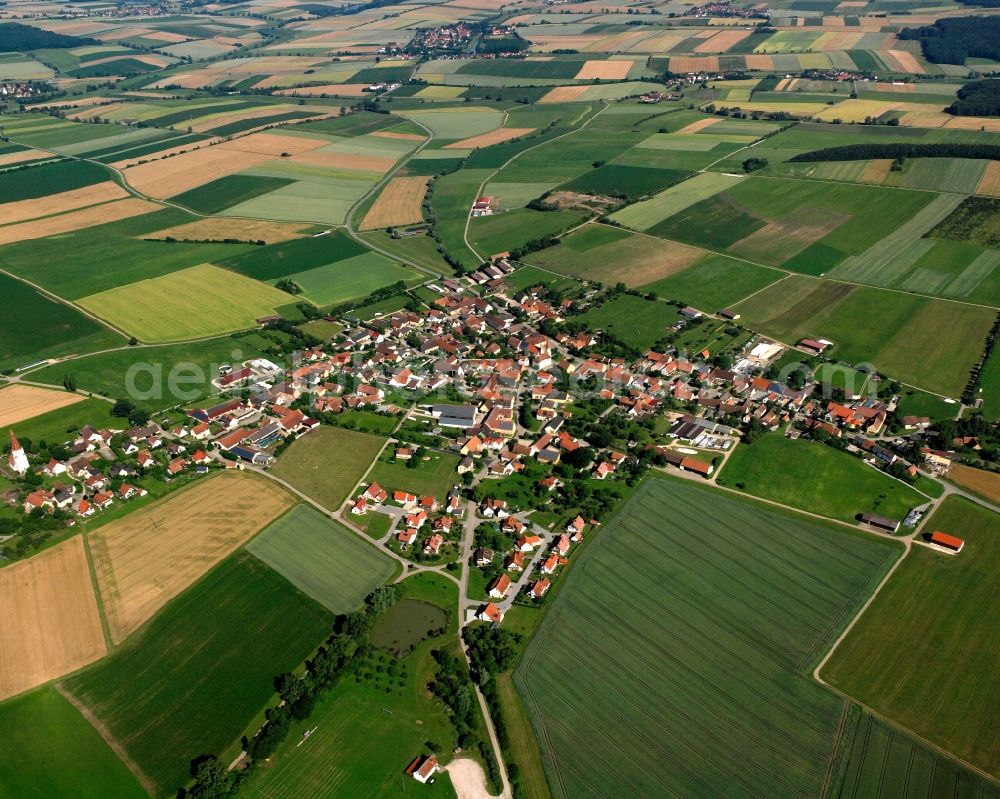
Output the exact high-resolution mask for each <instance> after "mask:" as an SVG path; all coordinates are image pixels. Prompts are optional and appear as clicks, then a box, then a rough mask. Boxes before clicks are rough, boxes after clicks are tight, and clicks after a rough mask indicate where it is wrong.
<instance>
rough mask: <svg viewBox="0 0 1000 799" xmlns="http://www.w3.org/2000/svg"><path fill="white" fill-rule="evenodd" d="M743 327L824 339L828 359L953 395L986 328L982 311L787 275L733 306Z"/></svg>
mask: <svg viewBox="0 0 1000 799" xmlns="http://www.w3.org/2000/svg"><path fill="white" fill-rule="evenodd" d="M737 310H738V311H739V312H740V313H741V314H742V315H743V321H744V323H745V324H747V325H748V326H750V327H752V328H756V329H758V330H760V331H761V332H764V333H766V334H768V335H771V336H775V337H777V338H778V339H780V340H782V341H785V342H788V343H792V344H794V343H795V342H796V341H798V340H799V339H800V338H803V337H808V338H826V339H829V340H830V341H833V342H834V344H835V345H836V348H835V349H833V350H831V355H832V356H833V357H835V358H837V359H838V360H841V361H846V362H848V363H854V364H859V363H871V364H874V365H875V366H876V367H877V368H878V369H879V371H880V372H882V373H884V374H887V375H890V376H891V377H894V378H897V379H899V380H902V381H904V382H906V383H910V384H911V385H914V386H918V387H920V388H923V389H927V390H929V391H933V392H936V393H939V394H944V395H945V396H952V397H957V396H958V395H959V394H960V393H961V391H962V389H963V387H964V386H965V383H966V381H967V380H968V376H969V371H970V370H971V368H972V366H973V364H974V363H975V362H976V361H977V360H978V358H979V356H980V354H981V353H982V347H983V342H984V341H985V339H986V334H987V332H988V331H989V329H990V327H991V326H992V324H993V320H994V312H993V311H992V310H991V309H989V308H981V307H976V306H970V305H961V304H958V303H953V302H947V301H944V300H935V299H930V298H927V297H918V296H913V295H906V294H902V293H899V292H889V291H883V290H881V289H877V288H869V287H867V286H851V285H848V284H844V283H833V282H828V281H822V280H819V281H818V280H814V279H809V278H805V277H799V276H792V277H789V278H787V279H785V280H782V281H781V282H779V283H776V284H774V285H773V286H771V287H770V288H767V289H764V291H762V292H761V293H760V294H757V295H755V296H754V297H752V298H750V299H749V300H747V301H746V302H742V303H740V304H739V305H738V306H737Z"/></svg>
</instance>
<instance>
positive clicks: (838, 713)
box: [515, 477, 899, 799]
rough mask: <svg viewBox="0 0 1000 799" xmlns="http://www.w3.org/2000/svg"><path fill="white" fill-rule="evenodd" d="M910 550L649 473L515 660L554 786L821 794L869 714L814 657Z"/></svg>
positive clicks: (597, 793)
mask: <svg viewBox="0 0 1000 799" xmlns="http://www.w3.org/2000/svg"><path fill="white" fill-rule="evenodd" d="M898 551H899V550H898V548H897V547H896V546H895V545H893V544H891V543H888V542H883V541H876V540H874V539H871V538H862V537H860V536H852V535H850V534H846V533H840V532H838V531H836V530H834V529H832V528H829V527H825V526H820V525H818V524H815V523H812V522H807V521H805V520H803V519H801V518H799V517H795V516H791V515H785V514H779V513H777V512H772V511H769V510H762V509H761V508H760V507H759V506H751V505H747V504H744V503H742V502H740V501H738V500H736V499H730V498H728V497H725V496H723V495H720V494H718V493H716V492H713V491H709V490H706V489H702V488H698V487H694V486H692V485H688V484H685V483H682V482H679V481H673V480H667V479H664V478H658V477H652V478H650V479H648V480H647V481H646V482H645V483H644V484H643V485H642V486H641V487H640V488H639V490H638V491H637V492H636V494H635V496H634V497H633V498H632V499H631V500H630V501H629V503H628V504H627V505H626V506H625V507H624V509H623V510H622V511H621V512H620V513H619V514H618V515H617V516H616V517H615V518H614V519H613V520H612V521H610V522H609V523H607V524H606V525H605V529H603V530H602V531H601V532H600V533H599V534H598V538H597V540H595V541H594V543H593V544H592V545H591V546H590V548H589V549H588V550H587V551H586V553H585V554H584V555H583V556H582V557H583V558H584V559H583V560H582V561H581V562H580V564H578V566H577V568H576V569H574V571H573V572H572V573H571V574H570V575H569V577H568V578H567V579H569V580H571V581H572V582H573V586H572V590H563V591H560V593H559V595H558V597H557V598H556V600H555V602H554V604H553V606H552V607H551V608H550V609H549V612H548V615H547V616H546V618H545V620H544V621H543V623H542V626H541V628H540V629H539V632H538V634H537V637H536V638H535V639H534V640H533V641H532V642H531V643H530V644H529V646H528V650H527V652H526V654H525V657H524V659H523V661H522V662H521V664H520V666H519V667H518V670H517V671H516V673H515V682H516V684H517V687H518V689H519V690H520V691H521V693H522V695H523V696H524V697H525V701H526V704H527V707H528V710H529V713H530V714H531V715H532V718H533V722H534V724H535V727H536V731H537V732H538V737H539V740H540V741H541V742H542V748H543V757H544V759H545V762H546V768H547V770H548V774H549V782H550V784H551V785H552V787H553V794H554V795H555V796H556V797H570V796H572V797H574V798H575V799H585V798H587V797H604V796H634V797H645V796H664V797H666V796H671V797H673V796H726V797H733V798H734V799H738V798H739V797H747V799H749V798H750V797H761V796H768V797H773V798H775V799H777V798H778V797H802V798H803V799H805V797H816V796H821V795H822V794H823V791H824V788H825V787H826V786H827V784H828V782H829V781H830V774H832V773H834V772H835V770H836V764H837V761H838V758H839V753H838V750H839V747H840V745H841V739H842V736H843V735H844V731H845V729H847V728H849V726H850V725H849V722H850V720H851V719H850V713H849V712H848V711H849V708H848V704H847V703H846V702H845V701H844V700H842V699H841V698H839V697H838V696H837V695H836V694H834V693H833V692H831V691H829V690H827V689H826V688H824V687H822V686H820V685H819V684H818V683H816V682H814V681H813V680H812V679H811V677H809V676H808V675H809V671H810V669H811V668H812V666H813V664H814V663H815V662H816V661H817V660H818V659H819V657H820V656H821V655H822V654H823V652H824V651H825V649H826V647H827V646H828V645H829V644H830V643H831V641H832V639H833V638H834V637H835V636H836V635H837V634H838V632H839V631H840V630H841V629H842V627H843V626H844V625H845V624H846V623H847V621H848V620H849V619H850V618H851V616H852V614H853V613H854V612H855V611H856V609H857V608H858V606H859V605H860V604H861V603H862V602H864V601H865V599H867V597H868V596H869V595H870V594H871V592H872V590H874V587H875V586H876V585H877V584H878V582H879V580H880V579H881V577H882V575H883V574H884V573H885V571H886V570H887V569H888V568H889V566H890V564H891V563H892V562H893V561H894V559H895V557H896V554H897V553H898Z"/></svg>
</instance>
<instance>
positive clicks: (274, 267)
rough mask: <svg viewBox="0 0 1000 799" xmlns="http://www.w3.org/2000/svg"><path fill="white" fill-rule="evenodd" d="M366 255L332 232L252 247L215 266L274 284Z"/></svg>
mask: <svg viewBox="0 0 1000 799" xmlns="http://www.w3.org/2000/svg"><path fill="white" fill-rule="evenodd" d="M366 252H368V250H366V249H365V247H364V245H361V244H358V243H357V242H356V241H355V240H354V239H352V238H351V237H350V236H348V235H347V234H346V233H344V232H343V231H341V230H335V231H333V232H332V233H329V234H327V235H325V236H310V237H308V238H302V239H292V240H291V241H283V242H280V243H278V244H271V245H269V246H266V247H254V248H253V249H252V250H250V251H249V252H246V253H243V254H242V255H236V256H234V257H232V258H226V259H224V260H222V261H218V262H217V263H218V265H219V266H224V267H226V268H227V269H232V270H233V271H234V272H239V273H240V274H241V275H246V276H247V277H252V278H254V279H255V280H277V279H278V278H282V277H286V276H287V275H291V274H293V273H295V272H305V271H308V270H310V269H315V268H316V267H320V266H326V265H327V264H331V263H334V262H336V261H342V260H344V259H345V258H352V257H354V256H356V255H363V254H364V253H366Z"/></svg>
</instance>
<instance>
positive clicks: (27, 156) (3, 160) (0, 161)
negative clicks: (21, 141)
mask: <svg viewBox="0 0 1000 799" xmlns="http://www.w3.org/2000/svg"><path fill="white" fill-rule="evenodd" d="M52 157H53V156H52V155H50V154H49V153H43V152H42V151H41V150H21V151H19V152H16V153H5V154H4V155H0V166H11V165H12V164H21V163H24V162H25V161H36V160H38V159H40V158H52Z"/></svg>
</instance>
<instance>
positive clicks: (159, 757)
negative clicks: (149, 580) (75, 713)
mask: <svg viewBox="0 0 1000 799" xmlns="http://www.w3.org/2000/svg"><path fill="white" fill-rule="evenodd" d="M332 618H333V617H332V616H331V614H329V613H328V612H327V611H325V610H324V609H323V608H321V607H320V606H319V605H318V604H317V603H315V602H314V601H312V600H311V599H309V598H308V597H307V596H305V594H303V593H301V592H300V591H298V590H297V589H296V588H295V587H294V586H292V585H291V583H289V582H288V581H287V580H286V579H285V578H284V577H282V576H281V575H279V574H278V573H277V572H275V571H273V570H271V569H270V568H269V567H267V566H266V565H264V564H263V563H262V562H261V561H259V560H257V559H256V558H254V557H253V556H252V555H250V554H248V553H245V552H241V553H237V554H236V555H234V556H233V557H231V558H229V559H227V560H225V561H223V562H222V563H221V564H220V565H219V566H218V567H216V568H215V569H213V570H212V571H211V572H209V574H208V575H206V577H205V578H204V579H203V580H201V581H200V582H199V583H197V584H196V585H195V586H193V587H192V588H190V589H188V590H187V591H186V592H185V593H183V594H182V595H181V596H180V597H178V598H177V599H175V600H174V601H173V602H171V603H170V604H169V605H168V606H167V607H166V608H165V609H164V610H163V611H161V612H160V614H159V615H157V616H156V617H155V618H154V619H153V620H152V622H150V623H149V625H148V626H147V627H145V628H144V629H142V630H140V631H139V632H138V633H136V634H135V635H133V636H132V637H131V638H130V639H129V640H128V641H127V642H126V643H125V644H124V645H123V646H122V647H121V648H119V649H118V650H117V651H116V652H115V653H114V654H112V655H111V656H110V657H108V658H106V659H104V660H103V661H101V662H99V663H98V664H96V665H95V666H93V667H91V668H90V669H88V670H87V671H85V672H83V673H81V674H79V675H77V676H75V677H72V678H70V679H69V680H68V681H67V682H66V685H67V688H68V689H69V691H70V692H71V693H72V694H73V695H74V696H75V697H77V698H78V699H80V700H81V701H82V702H83V703H84V704H85V705H87V707H88V708H90V710H92V711H93V713H94V714H95V715H96V716H97V718H98V719H99V720H100V722H101V723H102V724H104V725H105V726H106V727H107V728H108V730H109V731H110V733H111V734H112V735H113V736H114V737H115V738H116V739H117V741H118V742H119V743H120V744H121V745H122V747H124V749H125V751H126V752H128V754H129V756H130V757H131V758H132V759H133V760H134V761H135V762H136V763H138V764H139V767H140V768H141V769H142V770H143V772H145V774H146V775H147V776H148V777H149V778H150V780H152V782H153V783H154V784H155V785H156V787H157V792H158V793H159V794H160V795H164V794H168V793H169V794H172V793H173V792H174V791H175V790H176V789H177V788H178V787H179V786H181V785H183V784H184V782H186V780H187V778H188V767H189V765H190V762H191V760H192V759H193V758H195V757H198V756H199V755H203V754H206V753H209V752H211V753H219V752H222V751H223V750H224V749H225V748H226V747H228V746H229V745H230V744H231V743H232V742H233V741H234V740H236V739H238V738H239V736H240V735H241V734H242V733H243V731H244V728H245V727H246V725H247V724H248V723H249V722H250V720H251V719H252V718H253V717H254V716H255V715H256V714H257V713H258V712H259V711H260V710H261V708H262V707H263V706H264V704H265V703H266V702H267V701H268V700H269V699H270V698H271V696H272V695H273V692H274V688H273V683H272V679H273V678H274V676H275V675H277V674H280V673H282V672H285V671H289V670H291V669H293V668H295V667H296V666H298V664H299V663H300V662H301V661H302V659H303V658H305V657H306V655H308V654H309V652H310V651H312V649H313V647H315V646H316V645H317V644H318V643H320V641H321V640H322V639H323V637H324V635H325V634H326V633H327V632H328V630H329V625H330V623H331V622H332Z"/></svg>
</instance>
